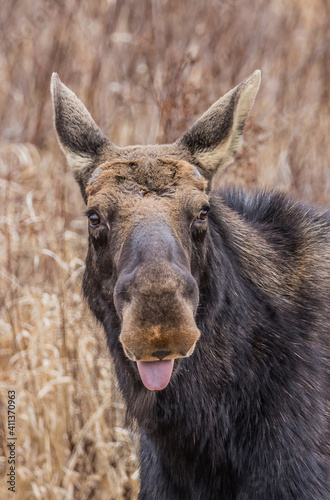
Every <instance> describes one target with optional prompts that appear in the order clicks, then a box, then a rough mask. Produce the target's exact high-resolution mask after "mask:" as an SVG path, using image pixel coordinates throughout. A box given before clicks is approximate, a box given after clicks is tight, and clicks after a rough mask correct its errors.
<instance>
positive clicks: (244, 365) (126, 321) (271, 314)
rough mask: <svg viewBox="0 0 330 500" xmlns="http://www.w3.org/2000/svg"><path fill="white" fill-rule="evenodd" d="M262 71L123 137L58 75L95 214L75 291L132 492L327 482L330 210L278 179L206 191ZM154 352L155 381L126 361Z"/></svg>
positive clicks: (179, 494)
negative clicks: (123, 443)
mask: <svg viewBox="0 0 330 500" xmlns="http://www.w3.org/2000/svg"><path fill="white" fill-rule="evenodd" d="M259 81H260V74H259V72H255V73H254V74H253V75H252V76H251V77H249V78H247V79H246V80H245V81H244V82H243V83H242V84H240V85H238V86H237V87H235V89H233V90H232V91H230V92H229V93H228V94H226V95H225V96H224V97H223V98H221V99H220V100H219V101H217V102H216V103H215V104H214V105H213V106H212V107H211V108H210V109H209V110H208V111H207V112H206V113H205V114H204V115H203V116H202V117H201V118H200V119H199V120H198V121H197V122H196V123H195V124H194V125H193V126H192V127H191V129H189V130H188V131H187V132H186V133H185V134H184V135H183V136H182V138H180V139H179V140H178V141H176V142H175V143H174V144H171V145H161V146H131V147H127V148H118V147H116V146H115V145H113V144H112V143H111V142H110V141H109V140H108V139H107V138H106V137H105V136H104V135H103V133H102V132H101V131H100V130H99V128H98V127H97V125H96V124H95V122H94V121H93V119H92V118H91V116H90V115H89V113H88V111H87V110H86V109H85V108H84V106H83V104H82V103H81V102H80V101H79V100H78V99H77V97H76V96H75V95H74V94H73V93H72V92H71V91H70V90H69V89H67V88H66V87H65V86H64V85H63V84H62V83H61V82H60V80H59V78H58V77H57V75H55V76H54V77H53V82H52V92H53V97H54V109H55V122H56V130H57V133H58V136H59V141H60V144H61V147H62V148H63V150H64V152H65V154H66V155H67V158H68V162H69V164H70V165H71V167H72V169H73V173H74V175H75V178H76V180H77V181H78V183H79V185H80V189H81V192H82V195H83V197H84V200H85V202H86V204H87V212H86V213H87V215H88V217H89V221H90V228H89V249H88V255H87V260H86V271H85V275H84V284H83V288H84V294H85V296H86V298H87V300H88V303H89V306H90V308H91V310H92V311H93V313H94V314H95V316H96V317H97V318H98V320H99V321H101V322H102V324H103V325H104V328H105V332H106V335H107V340H108V344H109V348H110V352H111V354H112V356H113V359H114V363H115V367H116V372H117V376H118V381H119V386H120V389H121V391H122V393H123V395H124V397H125V399H126V402H127V410H128V417H129V419H130V420H131V421H134V422H136V423H137V424H138V426H139V429H140V431H141V492H140V497H139V498H141V499H145V500H150V499H154V498H157V499H159V500H176V499H177V500H200V499H210V500H212V499H219V498H221V499H223V500H234V499H236V500H266V499H267V500H282V499H285V500H290V499H297V500H325V499H326V498H330V489H329V443H328V437H329V434H328V432H329V427H328V426H329V422H328V420H329V337H330V305H329V291H330V251H329V245H330V220H329V215H328V214H322V213H319V212H318V211H316V210H314V209H312V208H310V207H307V206H304V205H303V204H299V203H294V202H292V201H291V200H289V199H287V198H286V197H285V196H283V195H281V194H277V193H265V192H260V193H254V194H244V193H242V192H240V191H236V190H233V189H232V190H225V191H222V192H214V191H211V181H212V176H213V174H214V173H215V172H216V170H217V169H218V168H221V167H223V166H224V165H226V164H227V163H228V162H229V161H231V158H232V156H233V154H235V152H236V151H237V149H238V148H239V146H240V143H241V140H242V133H243V128H244V124H245V121H246V118H247V115H248V112H249V110H250V107H251V105H252V103H253V100H254V97H255V95H256V92H257V89H258V86H259ZM208 210H209V215H208V216H207V213H206V212H207V211H208ZM207 219H208V220H207ZM155 359H168V360H170V359H175V362H174V372H173V375H172V378H171V382H170V383H169V385H168V386H167V387H166V388H165V389H164V390H161V391H154V392H153V391H148V390H147V389H146V388H145V387H144V385H143V384H142V382H141V379H140V376H139V373H138V370H137V368H136V361H138V360H142V361H152V360H155Z"/></svg>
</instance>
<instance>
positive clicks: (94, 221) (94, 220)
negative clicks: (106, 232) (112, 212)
mask: <svg viewBox="0 0 330 500" xmlns="http://www.w3.org/2000/svg"><path fill="white" fill-rule="evenodd" d="M88 219H89V225H90V226H92V227H96V226H98V225H99V224H100V223H101V219H100V217H99V215H97V213H95V212H93V213H91V214H90V215H89V216H88Z"/></svg>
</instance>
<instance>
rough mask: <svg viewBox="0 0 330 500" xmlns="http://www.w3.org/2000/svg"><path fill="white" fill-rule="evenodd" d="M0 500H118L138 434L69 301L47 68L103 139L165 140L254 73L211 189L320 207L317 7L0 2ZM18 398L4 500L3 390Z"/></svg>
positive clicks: (72, 203) (324, 107)
mask: <svg viewBox="0 0 330 500" xmlns="http://www.w3.org/2000/svg"><path fill="white" fill-rule="evenodd" d="M0 16H1V17H0V27H1V49H0V109H1V115H0V133H1V137H2V139H1V144H0V153H1V156H0V193H1V194H0V196H1V208H0V210H1V211H0V306H1V312H0V331H1V337H0V339H1V340H0V376H1V379H0V380H1V382H0V399H1V426H0V436H1V437H0V478H1V480H0V498H4V499H6V498H19V499H20V500H21V499H22V500H27V499H34V498H37V499H39V498H40V499H73V498H74V499H82V500H84V499H92V498H93V499H100V500H103V499H115V500H117V499H122V498H123V499H124V498H125V499H133V498H136V496H137V491H138V472H137V471H138V462H137V458H136V447H137V440H136V437H135V436H133V435H131V434H129V432H128V431H127V430H125V428H124V425H123V421H124V407H123V403H122V401H121V399H120V396H119V393H118V391H117V389H116V387H115V385H116V382H115V378H114V374H113V370H112V365H111V360H110V359H109V357H108V354H107V349H106V346H105V342H104V338H103V333H102V331H101V329H100V327H99V326H98V325H96V323H95V322H94V320H93V319H92V318H91V316H90V313H89V312H88V310H87V308H86V305H85V304H84V302H83V300H82V296H81V292H80V284H81V278H82V273H83V267H84V264H83V261H84V256H85V252H86V227H85V221H84V218H83V217H82V216H81V213H82V211H83V209H84V207H83V203H82V200H81V198H80V194H79V190H78V187H77V186H76V184H75V183H74V181H73V178H72V176H71V174H70V172H69V171H68V169H67V167H66V165H65V162H64V158H63V157H62V155H61V153H60V151H59V148H58V146H57V144H56V139H55V134H54V131H53V126H52V117H51V104H50V97H49V81H50V76H51V73H52V71H57V72H58V73H59V75H60V77H61V79H62V80H63V82H64V83H66V84H67V85H68V86H70V87H71V88H72V89H73V90H75V91H76V92H77V94H78V95H79V97H80V98H81V99H82V100H83V101H84V102H85V103H86V105H87V106H88V108H89V109H90V111H91V112H92V115H93V116H94V118H95V119H96V121H97V122H98V123H99V125H100V126H101V127H102V128H103V130H104V131H105V132H107V133H108V135H109V136H110V137H111V139H112V140H113V141H114V142H115V143H117V144H119V145H126V144H129V143H154V142H156V141H171V140H174V139H176V138H177V137H178V136H179V135H180V134H181V133H182V132H183V131H184V130H185V129H186V127H187V126H188V125H190V124H191V123H192V122H193V120H194V119H195V118H196V117H197V116H198V115H199V114H201V113H202V112H203V111H205V110H206V109H207V107H208V106H209V105H210V104H212V102H213V101H214V100H216V99H217V98H218V97H220V96H221V95H222V94H223V93H225V92H226V91H227V90H229V89H230V88H232V87H233V86H234V85H235V84H237V83H239V82H240V81H241V80H242V79H243V78H245V77H246V76H247V75H249V74H250V73H251V72H252V71H253V70H254V69H256V68H260V69H261V70H262V76H263V81H262V87H261V89H260V93H259V96H258V98H257V101H256V104H255V108H254V111H253V115H252V117H251V119H250V120H249V123H248V126H247V129H246V145H245V146H244V148H243V150H242V152H241V153H240V154H239V155H238V157H237V159H236V161H235V163H234V164H233V165H231V166H230V167H229V168H227V170H226V171H225V172H222V173H220V174H219V176H218V177H217V184H223V183H225V182H232V181H235V182H237V183H240V184H243V185H246V186H248V187H252V186H255V185H259V186H271V187H277V188H281V189H284V190H286V191H289V192H290V193H291V194H292V195H293V196H297V197H302V198H304V199H306V200H308V201H312V202H318V203H320V204H323V205H325V204H327V203H329V200H330V173H329V156H330V155H329V153H330V141H329V139H328V137H329V133H330V125H329V121H330V118H329V115H330V109H329V108H330V103H329V94H330V92H329V88H330V32H329V22H328V20H329V18H330V7H329V2H328V0H308V2H307V0H303V1H301V0H299V1H298V0H290V1H286V0H267V1H266V0H256V1H252V0H246V1H244V2H243V1H239V0H223V1H219V0H208V1H206V0H205V1H199V0H191V1H189V2H188V1H182V2H176V1H175V0H154V1H151V0H149V1H147V0H142V1H139V2H134V1H133V0H117V1H114V0H100V1H99V2H97V3H96V2H94V3H93V2H87V1H78V0H76V1H75V0H71V1H68V2H64V1H62V0H56V1H50V0H44V1H40V0H38V1H37V2H32V0H25V1H24V2H17V1H14V2H10V3H9V2H8V3H5V2H3V5H1V15H0ZM9 389H14V390H15V391H16V402H17V413H16V426H17V428H16V435H17V449H16V457H17V470H16V479H17V484H16V490H17V492H18V493H16V494H12V493H10V492H8V490H7V485H6V483H5V476H6V473H7V472H8V463H7V457H8V449H7V447H6V442H7V441H6V438H7V436H8V429H7V422H8V419H7V391H8V390H9Z"/></svg>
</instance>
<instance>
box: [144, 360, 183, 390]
mask: <svg viewBox="0 0 330 500" xmlns="http://www.w3.org/2000/svg"><path fill="white" fill-rule="evenodd" d="M173 365H174V359H167V360H165V361H137V367H138V369H139V373H140V377H141V379H142V382H143V383H144V385H145V386H146V388H147V389H149V391H161V390H162V389H165V387H166V386H167V384H168V383H169V381H170V379H171V375H172V371H173Z"/></svg>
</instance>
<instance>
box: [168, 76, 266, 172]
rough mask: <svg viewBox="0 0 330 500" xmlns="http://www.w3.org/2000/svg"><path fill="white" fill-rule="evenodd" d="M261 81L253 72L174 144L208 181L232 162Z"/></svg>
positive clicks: (241, 139)
mask: <svg viewBox="0 0 330 500" xmlns="http://www.w3.org/2000/svg"><path fill="white" fill-rule="evenodd" d="M260 79H261V72H260V70H256V71H255V72H254V73H253V74H252V75H250V76H249V77H248V78H246V80H244V81H243V82H242V83H241V84H240V85H237V87H235V88H234V89H232V90H231V91H230V92H228V93H227V94H225V95H224V96H223V97H221V99H219V100H218V101H217V102H215V103H214V104H213V105H212V106H211V107H210V108H209V110H208V111H206V113H204V114H203V115H202V116H201V117H200V118H199V119H198V120H197V122H195V124H194V125H193V126H192V127H191V128H190V129H189V130H187V132H186V133H185V134H184V135H183V136H182V137H181V138H180V139H179V140H178V141H177V142H176V145H177V146H178V147H179V148H180V149H181V150H182V149H185V150H187V151H188V152H189V153H190V155H191V156H192V157H193V161H194V162H195V164H196V166H198V167H199V169H200V171H201V173H202V174H203V175H204V177H206V178H207V179H211V178H212V176H213V175H214V174H215V172H216V171H217V170H218V169H219V168H222V167H224V166H226V165H228V163H230V162H231V161H232V159H233V156H234V155H235V153H236V152H237V151H238V149H239V148H240V146H241V144H242V142H243V130H244V126H245V122H246V119H247V117H248V114H249V111H250V109H251V107H252V104H253V101H254V98H255V96H256V94H257V92H258V89H259V85H260Z"/></svg>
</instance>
